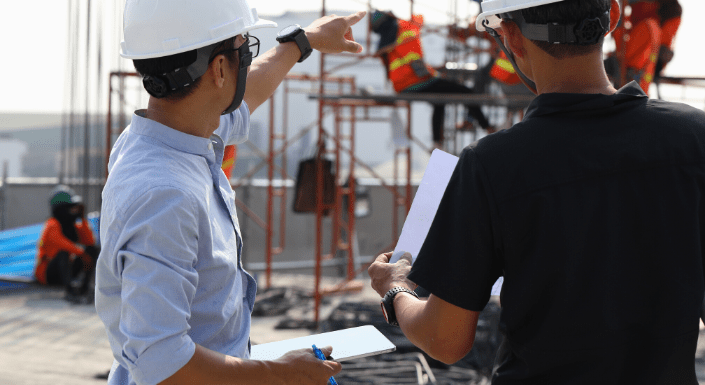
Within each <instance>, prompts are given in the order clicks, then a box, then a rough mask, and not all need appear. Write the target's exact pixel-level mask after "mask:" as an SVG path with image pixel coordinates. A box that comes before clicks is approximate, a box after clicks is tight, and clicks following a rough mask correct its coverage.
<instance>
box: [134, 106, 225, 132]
mask: <svg viewBox="0 0 705 385" xmlns="http://www.w3.org/2000/svg"><path fill="white" fill-rule="evenodd" d="M189 99H191V100H180V101H176V102H173V101H167V100H164V99H157V98H154V97H150V98H149V104H148V105H147V112H146V115H145V117H146V118H147V119H150V120H153V121H155V122H157V123H161V124H163V125H165V126H167V127H169V128H173V129H174V130H177V131H181V132H183V133H186V134H189V135H193V136H200V137H203V138H210V137H211V135H213V132H214V131H215V130H216V129H217V128H218V126H219V125H220V115H218V114H216V113H213V112H212V111H210V109H208V108H204V106H201V105H200V104H201V103H198V102H196V103H193V102H194V100H193V98H189Z"/></svg>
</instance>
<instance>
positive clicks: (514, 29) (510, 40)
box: [499, 21, 525, 58]
mask: <svg viewBox="0 0 705 385" xmlns="http://www.w3.org/2000/svg"><path fill="white" fill-rule="evenodd" d="M499 28H500V29H501V30H502V32H501V34H502V36H503V37H504V44H506V46H507V48H509V50H511V51H512V53H514V56H517V57H520V58H523V57H524V54H525V50H524V35H522V34H521V30H520V29H519V26H518V25H516V23H514V22H512V21H502V23H501V24H500V26H499Z"/></svg>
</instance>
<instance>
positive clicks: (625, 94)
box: [525, 81, 649, 119]
mask: <svg viewBox="0 0 705 385" xmlns="http://www.w3.org/2000/svg"><path fill="white" fill-rule="evenodd" d="M648 98H649V97H648V96H647V95H646V94H645V93H644V91H642V89H641V88H640V87H639V85H638V84H637V83H636V82H634V81H632V82H629V83H628V84H626V85H625V86H624V87H622V88H620V89H619V90H618V91H617V92H616V93H615V94H613V95H603V94H568V93H565V94H564V93H549V94H541V95H539V96H537V97H536V98H535V99H534V100H533V101H531V103H530V104H529V108H528V109H527V112H526V116H525V118H527V119H528V118H535V117H538V116H542V115H549V114H553V113H557V112H561V113H564V112H571V111H585V110H593V109H594V110H596V109H604V108H610V107H614V106H615V105H617V104H620V103H624V102H628V101H635V100H639V99H643V100H644V101H646V100H648Z"/></svg>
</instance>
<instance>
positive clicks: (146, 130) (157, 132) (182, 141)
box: [130, 110, 213, 156]
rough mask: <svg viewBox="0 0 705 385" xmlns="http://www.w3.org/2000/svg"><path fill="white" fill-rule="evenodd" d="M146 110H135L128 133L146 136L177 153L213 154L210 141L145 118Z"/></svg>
mask: <svg viewBox="0 0 705 385" xmlns="http://www.w3.org/2000/svg"><path fill="white" fill-rule="evenodd" d="M146 112H147V110H137V111H135V113H134V114H133V116H132V123H131V124H130V131H132V133H134V134H138V135H144V136H148V137H150V138H152V139H154V140H156V141H158V142H160V143H162V144H164V145H165V146H168V147H171V148H173V149H175V150H177V151H181V152H185V153H189V154H194V155H201V156H207V155H209V154H212V153H213V143H212V139H209V138H203V137H200V136H194V135H190V134H186V133H184V132H181V131H178V130H175V129H173V128H171V127H168V126H165V125H163V124H161V123H158V122H155V121H154V120H151V119H148V118H146V117H145V116H144V115H145V113H146Z"/></svg>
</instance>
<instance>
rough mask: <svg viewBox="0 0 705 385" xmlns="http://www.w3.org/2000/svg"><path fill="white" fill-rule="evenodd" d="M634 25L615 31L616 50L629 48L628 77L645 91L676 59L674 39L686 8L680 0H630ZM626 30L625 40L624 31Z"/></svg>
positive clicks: (626, 56)
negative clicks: (625, 37)
mask: <svg viewBox="0 0 705 385" xmlns="http://www.w3.org/2000/svg"><path fill="white" fill-rule="evenodd" d="M629 6H630V7H631V9H632V12H631V16H630V20H629V21H630V23H631V25H632V28H631V29H630V30H629V31H625V30H624V28H619V29H617V30H616V31H615V32H614V37H615V41H616V44H617V52H620V51H622V50H623V49H625V48H626V55H625V60H626V64H627V79H626V81H631V80H635V81H637V82H638V83H639V86H640V87H641V88H642V89H643V90H644V92H646V93H648V92H649V86H650V85H651V82H652V81H653V79H654V76H658V75H660V73H661V71H663V68H664V67H665V66H666V65H667V64H668V63H669V62H670V61H671V59H673V40H674V38H675V36H676V32H678V27H679V26H680V23H681V16H682V13H683V9H682V8H681V5H680V4H679V3H678V0H630V1H629ZM625 33H627V34H628V35H629V36H628V39H627V41H626V47H625V39H624V34H625Z"/></svg>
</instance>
